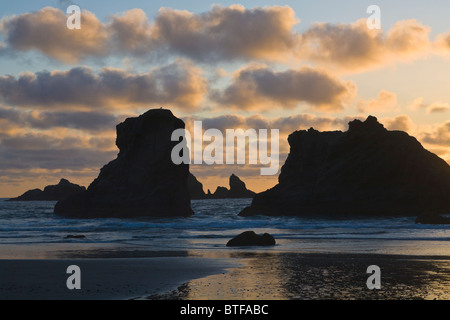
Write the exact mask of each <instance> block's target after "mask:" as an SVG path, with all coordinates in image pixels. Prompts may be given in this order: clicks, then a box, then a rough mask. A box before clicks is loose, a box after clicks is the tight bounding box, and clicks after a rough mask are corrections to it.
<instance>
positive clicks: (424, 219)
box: [416, 213, 450, 224]
mask: <svg viewBox="0 0 450 320" xmlns="http://www.w3.org/2000/svg"><path fill="white" fill-rule="evenodd" d="M417 223H421V224H450V218H447V217H443V216H441V215H439V214H435V213H430V214H421V215H419V216H418V217H417V219H416V224H417Z"/></svg>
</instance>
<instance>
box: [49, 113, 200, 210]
mask: <svg viewBox="0 0 450 320" xmlns="http://www.w3.org/2000/svg"><path fill="white" fill-rule="evenodd" d="M184 127H185V125H184V122H183V121H182V120H180V119H178V118H176V117H175V116H174V115H173V114H172V112H171V111H170V110H165V109H153V110H149V111H147V112H146V113H145V114H143V115H141V116H139V117H137V118H129V119H126V120H125V121H124V122H123V123H121V124H119V125H118V126H117V139H116V145H117V147H118V148H119V150H120V152H119V154H118V156H117V158H116V159H115V160H113V161H111V162H110V163H108V164H107V165H105V166H104V167H103V168H102V169H101V171H100V174H99V176H98V178H96V179H95V180H94V181H93V182H92V183H91V185H90V186H89V187H88V189H87V191H86V192H83V193H79V194H77V195H75V196H73V197H70V198H68V199H66V200H63V201H59V202H58V203H57V204H56V206H55V213H57V214H60V215H63V216H70V217H136V216H158V217H175V216H189V215H192V214H193V212H192V209H191V206H190V197H189V191H188V175H189V165H187V164H181V165H175V164H174V163H173V162H172V159H171V152H172V149H173V147H174V146H175V145H177V144H178V143H179V142H178V141H171V135H172V132H173V131H174V130H175V129H180V128H184Z"/></svg>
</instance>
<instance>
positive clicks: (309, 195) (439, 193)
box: [240, 116, 450, 217]
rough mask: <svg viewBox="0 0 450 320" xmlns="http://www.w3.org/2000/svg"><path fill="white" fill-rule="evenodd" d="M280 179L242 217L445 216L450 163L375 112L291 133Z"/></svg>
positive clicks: (448, 210) (449, 198) (449, 194)
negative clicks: (339, 126) (344, 123)
mask: <svg viewBox="0 0 450 320" xmlns="http://www.w3.org/2000/svg"><path fill="white" fill-rule="evenodd" d="M288 141H289V145H290V147H291V149H290V154H289V156H288V158H287V160H286V163H285V164H284V166H283V168H282V170H281V173H280V176H279V179H278V181H279V183H278V185H276V186H275V187H273V188H272V189H269V190H267V191H265V192H262V193H259V194H257V195H256V196H255V197H254V199H253V202H252V205H251V206H250V207H247V208H245V209H244V210H243V211H242V212H241V213H240V215H241V216H250V215H257V214H265V215H317V214H324V215H329V216H339V217H341V216H345V215H360V216H370V215H371V216H401V215H410V216H412V215H419V214H420V215H423V214H427V213H431V212H434V213H438V214H439V213H450V166H449V165H448V164H447V163H446V162H445V161H444V160H442V159H441V158H439V157H438V156H436V155H435V154H433V153H431V152H429V151H427V150H425V149H424V148H423V147H422V145H421V144H420V143H419V142H418V141H417V140H416V139H415V138H414V137H411V136H409V135H408V134H407V133H405V132H402V131H388V130H386V129H385V128H384V127H383V125H382V124H380V123H379V122H378V121H377V119H376V118H375V117H371V116H370V117H368V118H367V120H366V121H364V122H361V121H359V120H354V121H352V122H350V123H349V130H348V131H347V132H341V131H336V132H318V131H316V130H314V129H312V128H311V129H309V130H308V131H296V132H294V133H292V134H291V135H290V136H289V138H288Z"/></svg>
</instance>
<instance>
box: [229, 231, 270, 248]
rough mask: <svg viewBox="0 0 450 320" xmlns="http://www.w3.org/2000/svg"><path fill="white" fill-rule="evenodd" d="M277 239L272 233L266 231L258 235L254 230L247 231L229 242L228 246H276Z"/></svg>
mask: <svg viewBox="0 0 450 320" xmlns="http://www.w3.org/2000/svg"><path fill="white" fill-rule="evenodd" d="M274 245H275V239H274V237H273V236H272V235H270V234H268V233H264V234H263V235H258V234H256V233H255V232H254V231H245V232H243V233H241V234H239V235H237V236H236V237H234V238H233V239H231V240H230V241H228V243H227V247H243V246H274Z"/></svg>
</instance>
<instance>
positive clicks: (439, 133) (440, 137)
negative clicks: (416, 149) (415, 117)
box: [422, 121, 450, 147]
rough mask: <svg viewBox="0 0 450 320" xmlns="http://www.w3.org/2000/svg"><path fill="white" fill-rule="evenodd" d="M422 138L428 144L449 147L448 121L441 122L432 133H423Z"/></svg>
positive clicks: (449, 127) (449, 129)
mask: <svg viewBox="0 0 450 320" xmlns="http://www.w3.org/2000/svg"><path fill="white" fill-rule="evenodd" d="M422 140H423V141H424V142H426V143H429V144H433V145H439V146H442V147H450V121H447V122H445V123H443V124H441V125H440V126H438V127H437V128H436V129H435V131H434V132H432V133H425V134H424V135H423V137H422Z"/></svg>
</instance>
